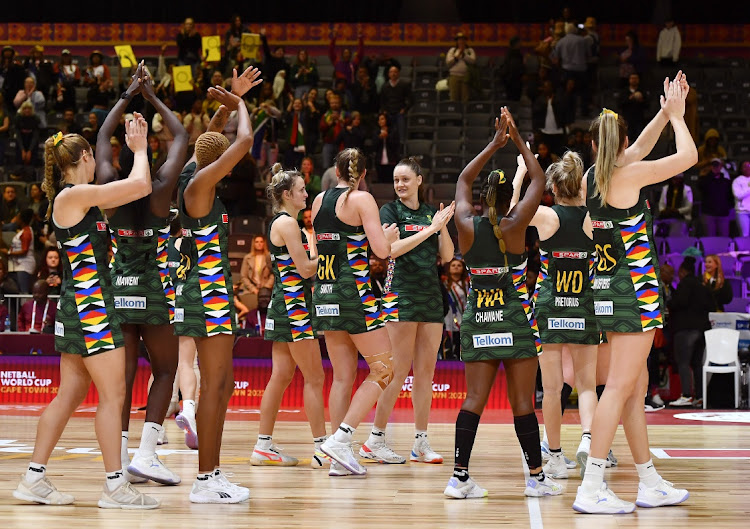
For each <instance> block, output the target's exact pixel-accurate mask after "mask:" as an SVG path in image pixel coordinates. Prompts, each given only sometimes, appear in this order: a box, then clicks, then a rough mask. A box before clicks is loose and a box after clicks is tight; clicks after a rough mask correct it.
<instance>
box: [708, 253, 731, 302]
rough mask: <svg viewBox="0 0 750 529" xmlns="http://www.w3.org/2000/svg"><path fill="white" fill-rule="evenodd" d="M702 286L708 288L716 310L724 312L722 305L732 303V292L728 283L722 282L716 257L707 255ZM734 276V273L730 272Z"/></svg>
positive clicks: (719, 262) (722, 272)
mask: <svg viewBox="0 0 750 529" xmlns="http://www.w3.org/2000/svg"><path fill="white" fill-rule="evenodd" d="M704 268H705V272H704V273H703V285H704V286H706V287H708V289H709V290H710V292H711V297H712V298H713V300H714V303H715V304H716V310H717V311H719V312H724V305H726V304H727V303H729V302H730V301H732V298H733V297H734V292H733V291H732V285H730V284H729V281H725V280H724V270H723V267H722V265H721V259H719V256H718V255H714V254H711V255H707V256H706V263H705V265H704ZM731 272H732V275H734V271H731Z"/></svg>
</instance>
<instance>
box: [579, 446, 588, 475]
mask: <svg viewBox="0 0 750 529" xmlns="http://www.w3.org/2000/svg"><path fill="white" fill-rule="evenodd" d="M588 459H589V455H588V454H587V453H586V452H584V451H581V452H577V453H576V461H578V466H580V467H581V479H583V475H584V474H585V473H586V461H588Z"/></svg>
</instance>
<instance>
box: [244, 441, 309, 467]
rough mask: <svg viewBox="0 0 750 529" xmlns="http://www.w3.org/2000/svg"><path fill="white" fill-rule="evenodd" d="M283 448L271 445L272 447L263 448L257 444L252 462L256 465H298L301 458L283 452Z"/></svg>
mask: <svg viewBox="0 0 750 529" xmlns="http://www.w3.org/2000/svg"><path fill="white" fill-rule="evenodd" d="M281 450H282V449H281V448H279V447H278V446H276V445H271V448H268V449H261V448H258V445H255V448H254V449H253V455H251V456H250V464H251V465H253V466H254V467H260V466H277V467H296V466H297V463H299V460H297V459H296V458H294V457H292V456H288V455H285V454H282V453H281Z"/></svg>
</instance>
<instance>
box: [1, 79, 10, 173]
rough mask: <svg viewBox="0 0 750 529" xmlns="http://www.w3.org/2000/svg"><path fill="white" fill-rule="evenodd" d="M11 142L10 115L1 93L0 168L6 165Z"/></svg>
mask: <svg viewBox="0 0 750 529" xmlns="http://www.w3.org/2000/svg"><path fill="white" fill-rule="evenodd" d="M9 140H10V115H9V114H8V109H7V108H6V107H5V98H4V97H3V93H2V92H0V167H1V166H4V165H5V151H6V149H7V148H8V142H9Z"/></svg>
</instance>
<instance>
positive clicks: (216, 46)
mask: <svg viewBox="0 0 750 529" xmlns="http://www.w3.org/2000/svg"><path fill="white" fill-rule="evenodd" d="M201 40H202V41H203V59H204V60H206V61H207V62H219V61H220V60H221V37H219V36H218V35H211V36H210V37H202V38H201Z"/></svg>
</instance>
